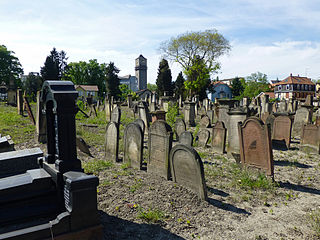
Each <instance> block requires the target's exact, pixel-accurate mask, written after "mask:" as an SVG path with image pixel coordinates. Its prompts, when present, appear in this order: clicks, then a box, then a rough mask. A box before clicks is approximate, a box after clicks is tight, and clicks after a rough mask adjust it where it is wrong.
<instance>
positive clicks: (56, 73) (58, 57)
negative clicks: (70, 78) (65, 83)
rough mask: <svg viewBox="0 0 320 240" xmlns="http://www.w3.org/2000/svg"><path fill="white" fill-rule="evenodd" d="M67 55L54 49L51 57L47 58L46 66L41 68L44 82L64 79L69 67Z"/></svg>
mask: <svg viewBox="0 0 320 240" xmlns="http://www.w3.org/2000/svg"><path fill="white" fill-rule="evenodd" d="M67 60H68V58H67V57H66V53H65V52H64V51H61V52H58V51H57V50H56V48H53V49H52V51H51V52H50V55H49V56H47V58H46V61H45V62H44V66H43V67H41V70H40V73H41V76H42V78H43V79H44V80H60V79H61V78H62V77H63V74H64V72H65V69H66V67H67Z"/></svg>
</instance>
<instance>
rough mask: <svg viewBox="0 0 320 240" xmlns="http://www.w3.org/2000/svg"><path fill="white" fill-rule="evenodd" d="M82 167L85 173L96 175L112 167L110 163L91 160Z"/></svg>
mask: <svg viewBox="0 0 320 240" xmlns="http://www.w3.org/2000/svg"><path fill="white" fill-rule="evenodd" d="M82 166H83V169H84V172H85V173H88V174H94V175H98V174H99V172H101V171H103V170H104V169H108V168H110V167H112V166H113V163H112V162H110V161H104V160H97V159H93V160H91V161H87V162H84V163H83V164H82Z"/></svg>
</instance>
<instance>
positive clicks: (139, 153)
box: [123, 123, 144, 170]
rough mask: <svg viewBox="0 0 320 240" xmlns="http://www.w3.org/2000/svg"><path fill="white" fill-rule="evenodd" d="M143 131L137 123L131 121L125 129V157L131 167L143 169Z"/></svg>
mask: <svg viewBox="0 0 320 240" xmlns="http://www.w3.org/2000/svg"><path fill="white" fill-rule="evenodd" d="M143 138H144V135H143V132H142V130H141V127H140V126H139V125H138V124H137V123H129V124H128V125H127V127H126V128H125V130H124V158H123V161H124V162H125V163H128V164H129V166H130V167H133V168H136V169H139V170H140V169H141V168H142V162H143Z"/></svg>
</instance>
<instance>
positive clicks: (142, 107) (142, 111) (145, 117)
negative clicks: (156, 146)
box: [138, 101, 151, 133]
mask: <svg viewBox="0 0 320 240" xmlns="http://www.w3.org/2000/svg"><path fill="white" fill-rule="evenodd" d="M138 111H139V117H140V119H142V121H143V122H144V126H145V132H146V133H148V131H149V126H150V122H151V116H150V112H149V109H148V106H147V103H146V102H143V101H141V102H139V104H138Z"/></svg>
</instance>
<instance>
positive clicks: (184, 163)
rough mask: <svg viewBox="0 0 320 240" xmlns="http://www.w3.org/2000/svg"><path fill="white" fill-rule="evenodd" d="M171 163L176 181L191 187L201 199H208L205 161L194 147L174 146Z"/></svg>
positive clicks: (173, 178)
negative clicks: (203, 161)
mask: <svg viewBox="0 0 320 240" xmlns="http://www.w3.org/2000/svg"><path fill="white" fill-rule="evenodd" d="M170 165H171V174H172V180H173V181H174V182H176V183H178V184H181V185H183V186H185V187H187V188H189V189H190V190H192V191H193V192H194V193H196V194H197V195H198V197H199V198H200V199H201V200H205V201H207V200H208V197H207V187H206V183H205V180H204V170H203V163H202V160H201V158H200V156H199V154H198V153H197V152H196V151H195V150H194V149H193V148H192V147H190V146H187V145H184V144H178V145H176V146H174V147H173V148H172V150H171V152H170Z"/></svg>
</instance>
